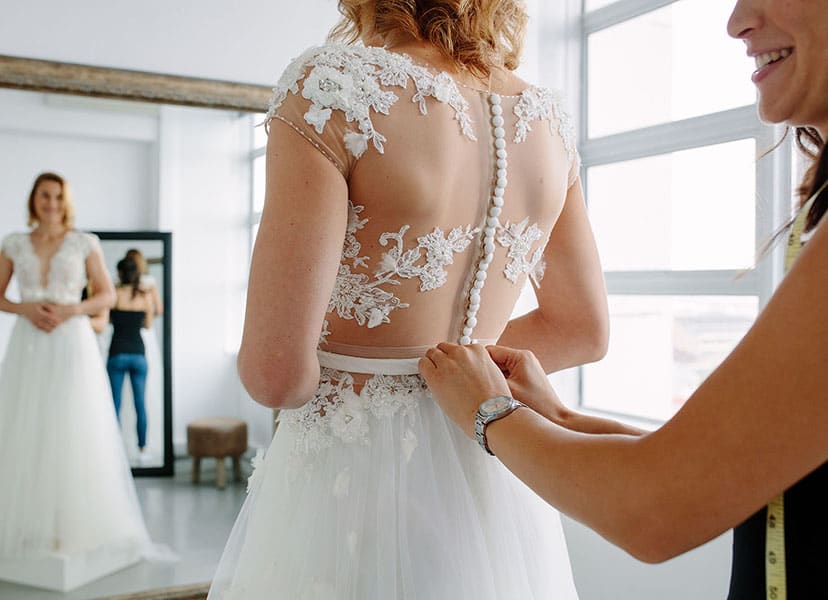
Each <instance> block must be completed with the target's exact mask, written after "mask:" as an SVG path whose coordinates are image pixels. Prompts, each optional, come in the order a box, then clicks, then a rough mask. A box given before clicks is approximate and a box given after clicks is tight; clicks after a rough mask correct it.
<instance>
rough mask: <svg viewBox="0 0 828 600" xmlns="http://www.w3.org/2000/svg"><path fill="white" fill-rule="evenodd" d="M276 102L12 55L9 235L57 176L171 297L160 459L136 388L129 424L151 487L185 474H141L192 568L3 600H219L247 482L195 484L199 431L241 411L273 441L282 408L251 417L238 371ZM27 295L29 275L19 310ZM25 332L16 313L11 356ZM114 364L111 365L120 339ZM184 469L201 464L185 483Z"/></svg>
mask: <svg viewBox="0 0 828 600" xmlns="http://www.w3.org/2000/svg"><path fill="white" fill-rule="evenodd" d="M3 88H16V89H3ZM270 93H271V92H270V89H269V88H267V87H264V86H253V85H239V84H232V83H226V82H212V81H204V80H196V79H190V78H183V77H169V76H162V75H153V74H146V73H129V72H124V71H116V70H110V69H99V68H95V67H83V66H78V65H66V64H60V63H47V62H45V61H32V60H27V59H16V58H9V57H0V154H2V156H3V157H4V160H3V161H0V181H2V191H3V198H4V200H3V202H2V203H0V237H4V236H5V235H7V234H9V233H11V232H15V231H25V230H26V227H25V224H26V209H25V203H26V198H27V196H28V193H29V189H30V186H31V184H32V182H33V180H34V178H35V176H36V175H37V174H38V173H40V172H42V171H47V170H53V171H56V172H58V173H61V174H62V175H64V176H66V178H67V180H68V182H69V183H70V185H71V186H72V191H73V195H74V200H75V205H76V222H75V226H76V228H77V229H79V230H82V231H89V232H94V233H96V234H97V235H98V236H99V237H100V238H101V245H102V249H103V252H104V259H105V264H106V268H107V270H108V272H109V273H110V276H112V277H113V279H115V275H116V265H117V262H118V261H119V260H120V259H121V258H122V257H123V256H124V254H125V253H126V251H127V250H129V249H131V248H137V249H139V250H141V252H142V253H143V254H144V256H145V257H146V258H147V259H148V262H149V274H150V275H151V276H152V278H153V280H154V281H155V283H156V284H157V285H158V288H159V292H161V294H162V298H163V299H164V304H165V309H164V314H163V315H162V316H160V317H159V318H157V319H155V321H154V323H153V325H152V332H153V335H154V341H155V342H156V346H157V352H158V354H159V355H160V364H161V366H160V367H158V368H156V369H153V365H152V364H151V363H152V359H151V358H150V359H149V360H148V363H150V364H149V365H148V381H147V386H148V388H151V389H148V391H147V393H146V396H145V405H146V409H147V414H148V419H147V421H148V424H147V449H146V451H147V452H148V453H149V455H150V458H151V460H150V461H148V462H146V463H144V464H140V463H139V461H137V460H136V459H137V456H136V453H135V451H134V449H135V447H136V445H137V444H136V442H137V423H136V417H135V410H134V404H133V402H132V396H131V386H130V385H129V382H128V381H127V382H125V383H124V385H123V389H122V400H121V414H120V422H121V429H122V431H123V433H124V444H125V447H126V449H127V454H128V456H129V458H130V459H131V463H132V464H131V466H132V468H133V473H134V474H135V475H142V476H143V475H153V476H158V475H165V476H170V475H175V477H174V479H167V480H164V479H155V478H152V479H146V478H141V479H138V480H136V487H137V489H138V495H139V498H140V500H141V503H142V507H143V508H144V517H145V519H146V520H147V523H148V526H149V527H150V532H151V536H152V538H153V540H154V541H157V542H160V543H163V544H167V545H169V547H170V548H171V549H172V550H173V551H174V552H176V553H177V554H178V555H179V557H180V561H179V562H177V563H174V564H163V563H162V564H154V563H146V562H144V563H138V564H136V565H134V566H132V567H129V568H126V569H124V570H122V571H119V572H117V573H113V574H111V575H108V576H106V577H103V578H100V579H96V580H93V581H91V582H90V583H88V584H84V585H83V586H81V587H78V588H77V589H75V590H74V591H72V592H70V593H69V595H68V596H67V595H64V594H62V593H59V592H50V591H45V590H43V589H38V588H34V587H26V586H22V585H16V584H13V583H9V582H8V581H0V597H2V598H4V599H5V598H9V599H10V600H11V599H16V600H28V599H34V598H65V597H70V598H77V599H87V598H90V599H91V598H109V597H115V596H119V595H123V594H136V593H139V592H145V591H146V590H153V589H160V588H164V589H169V588H177V587H180V586H193V585H194V584H200V585H199V586H198V589H199V590H201V591H202V592H203V590H204V583H205V582H207V581H209V580H210V578H211V576H212V573H213V571H214V569H215V566H216V563H217V562H218V558H219V556H220V554H221V550H222V548H223V545H224V543H225V542H226V540H227V537H228V535H229V531H230V527H231V526H232V523H233V520H234V518H235V515H236V514H237V512H238V508H239V507H240V506H241V502H242V501H243V499H244V483H238V484H235V485H233V486H229V487H228V489H225V490H217V489H216V487H215V484H214V481H213V476H212V473H211V472H210V470H211V469H212V468H213V466H212V461H209V462H208V465H207V472H206V473H205V474H204V475H203V481H202V484H201V485H198V486H196V485H192V484H191V483H190V481H189V472H188V470H189V468H190V461H189V460H188V459H187V458H186V456H187V441H186V426H187V423H188V422H190V421H192V420H195V419H198V418H202V417H210V416H222V415H229V416H236V417H239V418H242V419H245V420H246V421H247V422H248V424H249V426H250V435H249V443H250V445H251V446H254V445H257V444H258V445H264V444H265V443H266V440H269V438H270V435H271V429H270V428H271V419H270V415H269V411H267V409H264V408H262V409H260V410H258V412H254V411H256V410H257V408H256V407H250V406H249V404H248V403H249V400H248V399H247V398H246V396H245V394H244V391H243V390H242V388H241V386H240V384H239V383H238V378H237V376H236V370H235V352H236V350H237V344H238V340H239V339H240V335H241V324H242V323H241V321H242V318H243V314H244V313H243V306H244V294H245V291H246V278H247V264H248V258H249V251H250V240H251V234H252V224H251V211H252V206H251V201H250V198H251V195H252V193H253V187H254V184H253V179H254V178H253V171H254V167H253V159H254V157H253V155H252V154H251V148H252V147H253V146H254V139H253V137H254V135H256V134H255V133H254V129H253V125H255V124H256V123H258V122H259V121H260V120H261V118H260V117H259V116H258V115H254V114H252V111H254V110H255V111H258V112H263V111H264V108H265V106H266V104H267V100H268V98H269V96H270ZM67 94H71V95H67ZM77 94H79V95H77ZM125 99H128V101H127V100H125ZM134 100H143V101H141V102H135V101H134ZM260 142H261V138H259V140H258V142H257V143H260ZM161 231H163V232H170V233H160V232H161ZM173 237H174V238H175V241H176V243H175V245H176V249H175V255H173V253H172V248H171V246H172V238H173ZM15 287H16V286H15V281H14V279H13V280H12V285H11V286H10V290H9V296H10V297H11V298H12V299H16V297H17V292H16V290H15ZM173 316H174V319H173V318H172V317H173ZM13 323H14V317H13V316H11V315H8V314H5V313H0V360H2V354H3V353H4V351H5V347H6V343H7V341H8V339H9V335H10V333H11V330H12V326H13ZM149 345H150V344H149V343H148V344H147V347H149ZM151 351H152V349H150V352H151ZM101 352H102V355H103V356H104V357H105V356H106V355H107V353H108V342H107V339H106V337H105V336H101ZM153 371H154V372H155V378H154V379H155V383H153V382H152V380H153V375H152V374H151V373H152V372H153ZM159 380H162V381H161V382H160V383H159ZM159 385H160V386H161V389H162V391H161V392H159V391H158V386H159ZM153 389H154V390H155V391H153ZM159 396H161V397H162V398H161V401H160V402H158V400H153V398H156V399H158V398H159ZM156 448H157V449H158V450H157V451H156ZM174 457H179V458H181V457H185V458H183V460H179V461H178V463H177V464H178V466H179V470H178V471H179V472H178V473H175V471H174V468H173V465H174V464H175V461H174ZM205 523H209V527H206V529H208V530H209V531H205V526H204V524H205ZM140 597H141V598H144V597H147V598H149V597H152V596H151V595H146V596H145V595H141V596H140ZM163 597H165V598H167V597H169V598H172V597H178V596H174V595H173V593H172V592H166V593H165V595H163ZM182 597H183V596H182ZM187 597H197V596H196V595H193V596H187ZM201 597H203V594H202V596H201Z"/></svg>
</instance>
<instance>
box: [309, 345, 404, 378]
mask: <svg viewBox="0 0 828 600" xmlns="http://www.w3.org/2000/svg"><path fill="white" fill-rule="evenodd" d="M316 354H317V355H318V356H319V364H320V366H323V367H327V368H329V369H336V370H337V371H347V372H349V373H372V374H375V375H417V374H419V372H420V369H419V368H418V366H417V365H418V363H419V362H420V359H419V357H416V356H415V357H413V358H361V357H358V356H345V355H344V354H334V353H332V352H325V351H324V350H317V351H316Z"/></svg>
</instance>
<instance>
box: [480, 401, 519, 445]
mask: <svg viewBox="0 0 828 600" xmlns="http://www.w3.org/2000/svg"><path fill="white" fill-rule="evenodd" d="M521 406H526V405H525V404H523V403H521V402H518V401H517V400H515V399H514V398H510V397H509V396H495V397H494V398H489V399H488V400H484V401H483V402H481V403H480V406H479V407H477V414H475V415H474V433H475V435H476V436H477V443H478V444H480V447H481V448H483V449H484V450H485V451H486V452H488V453H489V454H491V455H492V456H494V452H492V451H491V449H489V444H488V442H487V440H486V426H487V425H488V424H489V423H491V422H492V421H497V420H498V419H502V418H503V417H505V416H506V415H510V414H512V413H513V412H514V411H515V410H516V409H518V408H520V407H521Z"/></svg>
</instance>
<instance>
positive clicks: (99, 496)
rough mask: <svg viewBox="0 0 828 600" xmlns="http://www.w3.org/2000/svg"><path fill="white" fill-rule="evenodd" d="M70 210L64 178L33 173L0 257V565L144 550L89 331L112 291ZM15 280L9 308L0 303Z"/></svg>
mask: <svg viewBox="0 0 828 600" xmlns="http://www.w3.org/2000/svg"><path fill="white" fill-rule="evenodd" d="M73 211H74V209H73V205H72V202H71V198H70V197H69V194H68V190H67V185H66V183H65V181H64V180H63V179H62V178H61V177H60V176H59V175H55V174H54V173H44V174H42V175H40V176H39V177H38V178H37V180H36V181H35V183H34V185H33V187H32V192H31V195H30V198H29V225H30V226H34V229H33V230H32V231H31V232H29V233H16V234H11V235H9V236H7V237H6V238H5V239H4V240H3V244H2V252H0V310H2V311H4V312H7V313H12V314H16V315H18V318H17V321H16V323H15V325H14V328H13V331H12V334H11V338H10V339H9V342H8V347H7V351H6V354H5V359H4V361H3V363H2V365H0V481H2V484H0V560H1V559H2V558H3V557H9V558H13V559H22V558H26V559H28V558H31V559H43V558H49V557H67V556H68V557H71V556H77V555H82V554H86V553H89V552H95V551H98V552H101V551H102V550H103V549H106V551H107V552H110V553H111V552H114V551H118V552H121V553H127V555H134V556H138V555H139V554H140V553H144V554H145V555H146V554H147V553H148V552H149V551H150V550H151V548H150V542H149V536H148V534H147V530H146V528H145V526H144V521H143V518H142V516H141V510H140V506H139V504H138V501H137V497H136V494H135V486H134V483H133V481H132V475H131V473H130V470H129V466H128V464H127V461H126V456H125V454H124V450H123V443H122V442H121V437H120V433H119V430H118V425H117V422H116V420H115V412H114V409H113V406H112V396H111V393H110V389H109V382H108V379H107V376H106V372H105V370H104V365H103V361H102V359H101V355H100V352H99V350H98V343H97V341H96V338H95V334H94V332H93V331H92V327H91V325H90V322H89V316H90V315H94V314H97V313H99V312H101V311H103V310H105V309H106V308H108V307H109V305H110V304H111V303H112V301H113V298H114V288H113V287H112V282H111V281H110V279H109V276H108V275H107V272H106V268H105V266H104V262H103V255H102V252H101V248H100V243H99V241H98V238H97V237H95V236H94V235H91V234H86V233H81V232H78V231H76V230H74V229H72V223H73V216H74V214H73ZM13 274H14V276H15V277H16V278H17V283H18V287H19V290H20V296H21V302H19V303H18V302H12V301H11V300H9V299H8V298H7V297H6V291H7V289H8V286H9V283H10V281H11V278H12V275H13ZM87 283H89V284H90V287H91V288H92V290H93V293H92V295H91V296H90V297H89V298H88V299H86V300H84V301H82V302H81V301H80V298H81V293H82V291H83V288H84V287H85V286H86V285H87Z"/></svg>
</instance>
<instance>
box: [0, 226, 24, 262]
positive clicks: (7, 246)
mask: <svg viewBox="0 0 828 600" xmlns="http://www.w3.org/2000/svg"><path fill="white" fill-rule="evenodd" d="M24 235H25V234H22V233H10V234H9V235H7V236H6V237H4V238H3V242H2V244H1V245H0V250H2V252H3V256H5V257H6V258H8V259H9V260H10V261H12V262H15V261H16V260H17V259H18V258H17V257H18V255H19V252H20V242H21V240H22V238H23V236H24Z"/></svg>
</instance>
